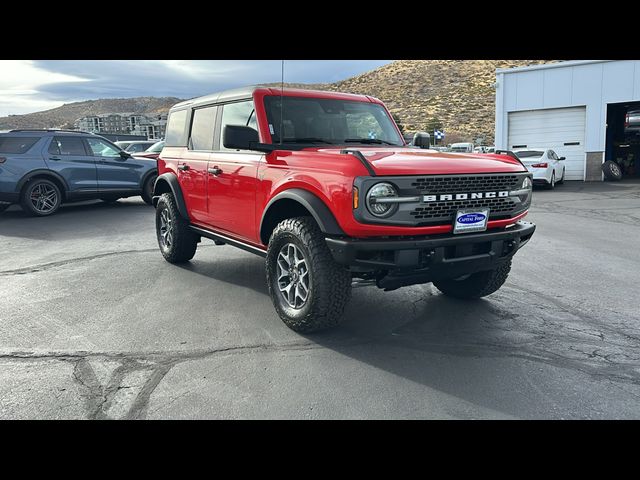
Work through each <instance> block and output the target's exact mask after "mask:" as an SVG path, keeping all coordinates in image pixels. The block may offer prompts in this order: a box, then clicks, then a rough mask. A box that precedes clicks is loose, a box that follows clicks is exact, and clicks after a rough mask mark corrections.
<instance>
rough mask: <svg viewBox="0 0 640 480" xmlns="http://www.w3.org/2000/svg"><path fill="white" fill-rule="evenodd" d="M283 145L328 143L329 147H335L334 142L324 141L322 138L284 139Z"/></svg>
mask: <svg viewBox="0 0 640 480" xmlns="http://www.w3.org/2000/svg"><path fill="white" fill-rule="evenodd" d="M282 143H327V144H329V145H333V142H329V141H328V140H324V139H322V138H315V137H305V138H284V139H282Z"/></svg>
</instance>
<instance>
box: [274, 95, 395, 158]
mask: <svg viewBox="0 0 640 480" xmlns="http://www.w3.org/2000/svg"><path fill="white" fill-rule="evenodd" d="M283 98H284V105H283V104H282V103H281V99H282V97H276V96H269V97H265V100H264V103H265V109H266V112H267V120H268V122H269V132H270V133H271V139H272V141H273V143H278V142H280V128H281V125H282V128H283V129H284V137H283V138H282V142H283V143H309V144H336V145H345V144H358V143H360V144H365V145H367V144H382V145H395V146H402V145H404V143H403V141H402V138H401V137H400V134H399V133H398V131H397V129H396V127H395V125H394V123H393V120H391V118H389V115H388V114H387V111H386V110H385V109H384V107H382V106H381V105H379V104H377V103H368V102H358V101H350V100H337V99H333V98H331V99H329V98H306V97H283ZM281 111H282V121H281V118H280V116H281V115H280V114H281Z"/></svg>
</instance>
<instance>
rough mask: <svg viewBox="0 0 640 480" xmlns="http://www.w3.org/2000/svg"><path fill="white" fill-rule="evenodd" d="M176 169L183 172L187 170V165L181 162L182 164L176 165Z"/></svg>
mask: <svg viewBox="0 0 640 480" xmlns="http://www.w3.org/2000/svg"><path fill="white" fill-rule="evenodd" d="M178 170H182V171H183V172H186V171H187V170H189V165H187V164H186V163H183V164H182V165H178Z"/></svg>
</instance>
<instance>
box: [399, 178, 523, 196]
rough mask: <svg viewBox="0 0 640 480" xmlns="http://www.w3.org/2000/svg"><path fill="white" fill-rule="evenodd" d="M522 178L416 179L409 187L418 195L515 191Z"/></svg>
mask: <svg viewBox="0 0 640 480" xmlns="http://www.w3.org/2000/svg"><path fill="white" fill-rule="evenodd" d="M521 181H522V178H521V177H519V176H517V175H473V176H464V175H461V176H432V177H418V178H416V179H414V180H413V182H412V183H411V186H412V187H413V188H415V189H416V190H417V191H418V193H420V194H426V193H429V194H433V193H464V192H488V191H494V190H515V189H516V187H518V186H519V185H518V182H521Z"/></svg>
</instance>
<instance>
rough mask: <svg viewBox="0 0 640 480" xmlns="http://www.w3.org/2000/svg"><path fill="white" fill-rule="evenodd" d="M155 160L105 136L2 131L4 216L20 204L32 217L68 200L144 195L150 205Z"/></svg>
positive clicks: (112, 199) (0, 176) (0, 203)
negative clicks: (121, 145)
mask: <svg viewBox="0 0 640 480" xmlns="http://www.w3.org/2000/svg"><path fill="white" fill-rule="evenodd" d="M157 172H158V168H157V164H156V161H155V160H151V159H148V158H136V157H133V156H131V154H130V153H127V152H125V151H124V150H122V149H121V148H120V147H118V146H116V145H114V144H113V143H111V142H110V141H109V140H107V139H106V138H103V137H101V136H99V135H95V134H92V133H87V132H76V131H72V130H11V131H10V132H8V133H0V212H2V211H4V210H6V209H7V208H8V207H9V205H11V204H12V203H19V204H20V205H21V207H22V209H23V210H24V211H25V212H26V213H27V214H30V215H35V216H41V217H43V216H47V215H52V214H53V213H55V212H56V211H57V210H58V209H59V208H60V205H61V204H62V203H64V202H73V201H80V200H89V199H96V198H100V199H102V200H104V201H105V202H115V201H116V200H118V199H119V198H124V197H132V196H136V195H141V196H142V199H143V200H144V201H145V202H146V203H148V204H151V195H152V192H153V184H154V182H155V179H156V177H157V175H158V173H157Z"/></svg>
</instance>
